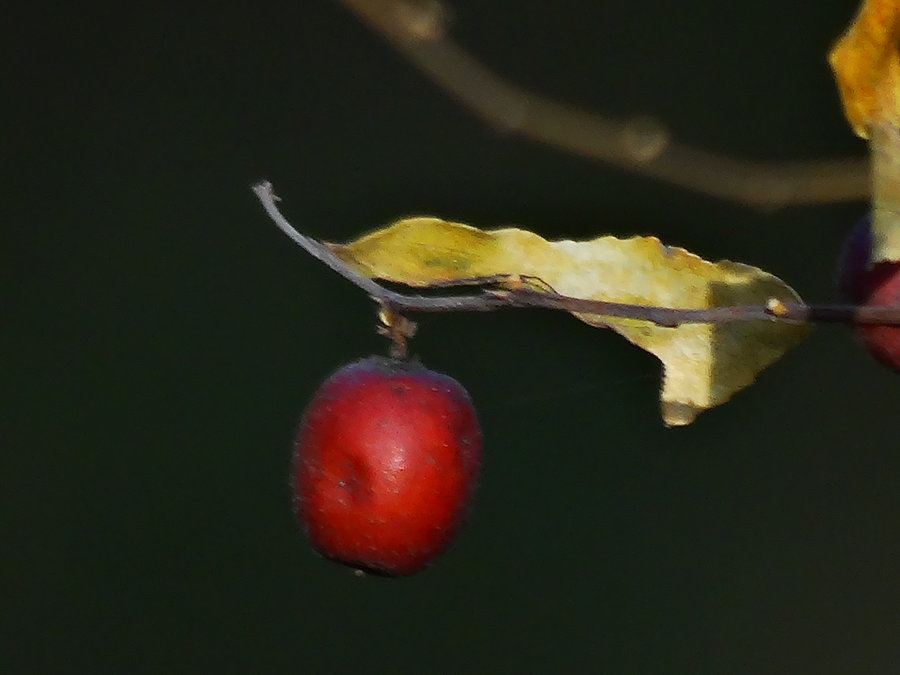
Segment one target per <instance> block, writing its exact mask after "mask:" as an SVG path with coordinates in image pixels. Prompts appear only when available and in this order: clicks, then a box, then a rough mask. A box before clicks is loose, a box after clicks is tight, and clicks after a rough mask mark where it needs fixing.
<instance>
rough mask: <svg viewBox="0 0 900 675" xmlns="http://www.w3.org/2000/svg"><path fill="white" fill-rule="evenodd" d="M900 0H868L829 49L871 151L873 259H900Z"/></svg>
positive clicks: (847, 107) (847, 108)
mask: <svg viewBox="0 0 900 675" xmlns="http://www.w3.org/2000/svg"><path fill="white" fill-rule="evenodd" d="M898 46H900V0H864V2H863V3H862V5H861V6H860V9H859V12H858V14H857V15H856V18H855V19H854V21H853V23H852V24H851V26H850V28H848V29H847V32H846V33H844V35H843V36H841V38H840V39H839V40H838V41H837V42H836V43H835V45H834V47H833V48H832V50H831V53H830V54H829V55H828V60H829V62H830V63H831V67H832V68H833V69H834V73H835V77H836V78H837V83H838V90H839V91H840V94H841V101H842V102H843V105H844V112H845V114H846V116H847V119H848V121H849V122H850V125H851V126H852V127H853V130H854V131H855V132H856V133H857V134H858V135H859V136H862V137H863V138H868V139H869V146H870V151H871V153H872V177H873V181H872V183H873V184H872V211H873V215H874V217H873V220H872V234H873V247H872V262H879V261H882V260H900V135H898V133H900V132H898V127H900V52H898Z"/></svg>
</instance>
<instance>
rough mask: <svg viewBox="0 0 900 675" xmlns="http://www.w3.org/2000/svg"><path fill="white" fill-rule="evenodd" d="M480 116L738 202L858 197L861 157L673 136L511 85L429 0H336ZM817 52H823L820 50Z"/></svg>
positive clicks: (763, 204) (863, 181)
mask: <svg viewBox="0 0 900 675" xmlns="http://www.w3.org/2000/svg"><path fill="white" fill-rule="evenodd" d="M338 2H340V3H341V4H342V5H344V6H345V7H346V8H347V9H348V10H350V11H351V12H353V13H354V14H356V15H357V16H358V17H359V18H360V19H362V20H363V21H364V22H365V23H366V24H368V26H369V27H371V28H372V29H374V30H375V31H377V32H378V33H380V34H381V35H382V36H383V37H384V38H386V39H387V41H388V42H389V43H390V44H391V45H392V46H393V47H394V48H395V49H397V50H398V51H399V52H400V53H401V54H402V55H403V56H404V57H405V58H406V59H408V60H409V62H410V63H412V64H413V65H414V66H416V68H418V69H419V70H420V71H421V72H422V73H423V74H425V75H426V76H427V77H428V78H429V79H431V80H432V81H433V82H434V83H435V84H437V85H438V86H439V87H441V88H442V89H443V90H444V91H446V92H447V93H448V94H450V95H451V96H453V97H454V98H455V99H457V100H458V101H459V102H460V104H462V105H463V106H465V107H466V108H467V109H469V110H470V111H471V112H472V113H473V114H475V115H476V116H478V117H479V118H481V119H482V120H483V121H484V122H486V123H488V124H490V125H491V126H493V127H495V128H497V129H498V130H500V131H502V132H504V133H515V134H520V135H522V136H524V137H525V138H530V139H532V140H534V141H537V142H540V143H544V144H546V145H549V146H552V147H555V148H557V149H560V150H563V151H565V152H570V153H572V154H576V155H581V156H583V157H588V158H590V159H594V160H597V161H601V162H606V163H609V164H612V165H615V166H619V167H621V168H623V169H626V170H629V171H633V172H635V173H639V174H643V175H646V176H650V177H653V178H656V179H658V180H661V181H665V182H667V183H671V184H674V185H678V186H680V187H683V188H686V189H689V190H694V191H697V192H701V193H705V194H708V195H712V196H715V197H719V198H721V199H727V200H730V201H734V202H738V203H741V204H745V205H748V206H755V207H760V208H766V209H778V208H782V207H785V206H789V205H795V204H822V203H833V202H843V201H855V200H867V199H868V197H869V193H870V186H869V170H868V161H867V159H865V158H862V157H857V158H838V159H822V160H815V161H796V162H778V161H776V162H759V161H749V160H742V159H737V158H732V157H726V156H724V155H720V154H716V153H713V152H709V151H706V150H702V149H700V148H695V147H692V146H689V145H686V144H683V143H680V142H678V141H676V140H674V139H673V138H672V137H671V135H670V133H669V131H668V130H667V129H666V127H665V125H664V124H663V123H662V122H661V121H659V120H657V119H655V118H652V117H634V118H630V119H622V120H616V119H610V118H607V117H604V116H602V115H599V114H596V113H592V112H589V111H586V110H581V109H579V108H576V107H574V106H569V105H566V104H563V103H560V102H557V101H554V100H551V99H548V98H545V97H543V96H540V95H539V94H536V93H534V92H532V91H529V90H527V89H524V88H521V87H518V86H516V85H515V84H513V83H511V82H508V81H507V80H505V79H504V78H502V77H500V76H499V75H497V74H496V73H494V72H492V71H491V70H489V69H488V68H486V67H485V66H484V65H482V64H481V63H479V62H478V61H477V60H476V59H475V58H474V57H472V56H471V55H470V54H469V53H468V52H466V51H465V50H464V49H462V48H461V47H460V46H459V45H457V44H456V43H455V42H453V40H451V39H450V38H449V37H448V36H447V24H448V21H447V10H446V8H445V7H444V5H443V4H442V3H440V2H438V1H437V0H338ZM823 59H824V57H823Z"/></svg>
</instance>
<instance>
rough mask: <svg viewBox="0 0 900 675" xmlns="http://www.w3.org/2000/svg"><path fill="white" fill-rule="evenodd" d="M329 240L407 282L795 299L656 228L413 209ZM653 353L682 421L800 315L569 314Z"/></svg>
mask: <svg viewBox="0 0 900 675" xmlns="http://www.w3.org/2000/svg"><path fill="white" fill-rule="evenodd" d="M329 246H330V247H331V249H332V250H333V251H334V252H335V253H336V254H337V255H338V256H340V257H341V258H342V259H343V260H344V261H345V262H347V263H348V264H350V265H352V266H353V267H354V268H356V269H357V270H359V271H360V272H361V273H363V274H365V275H367V276H370V277H374V278H380V279H386V280H389V281H394V282H398V283H403V284H406V285H408V286H419V287H423V286H433V285H437V284H442V283H444V284H445V283H448V282H452V281H454V280H464V279H466V278H471V277H490V276H495V275H521V276H525V277H535V278H537V279H539V280H540V281H541V282H543V283H534V284H531V286H532V287H533V288H535V289H536V290H547V289H548V287H549V288H550V289H552V290H554V291H556V292H557V293H560V294H562V295H567V296H572V297H578V298H591V299H595V300H605V301H610V302H621V303H630V304H636V305H654V306H664V307H674V308H682V309H703V308H709V307H716V306H728V305H764V304H766V303H767V302H768V301H769V300H772V299H777V300H781V301H785V302H788V301H790V302H797V301H798V300H799V298H798V296H797V294H796V293H794V291H793V290H791V288H789V287H788V286H787V285H785V284H784V283H783V282H782V281H781V280H779V279H778V278H776V277H774V276H772V275H770V274H767V273H765V272H763V271H761V270H759V269H757V268H755V267H750V266H748V265H741V264H739V263H733V262H730V261H727V260H725V261H721V262H719V263H715V264H714V263H710V262H707V261H705V260H703V259H702V258H700V257H698V256H696V255H694V254H693V253H690V252H688V251H686V250H684V249H681V248H673V247H669V246H664V245H663V244H662V243H661V242H660V241H659V240H658V239H656V238H655V237H633V238H631V239H617V238H615V237H611V236H606V237H599V238H597V239H593V240H591V241H583V242H574V241H552V242H549V241H546V240H545V239H542V238H541V237H539V236H538V235H536V234H534V233H532V232H528V231H526V230H520V229H513V228H507V229H501V230H492V231H483V230H479V229H477V228H474V227H470V226H468V225H463V224H460V223H452V222H447V221H444V220H440V219H438V218H425V217H422V218H409V219H406V220H400V221H397V222H396V223H394V224H393V225H390V226H388V227H386V228H384V229H382V230H379V231H377V232H373V233H372V234H369V235H366V236H364V237H361V238H360V239H357V240H356V241H354V242H351V243H349V244H346V245H338V244H330V245H329ZM576 316H577V317H578V318H579V319H581V320H582V321H585V322H587V323H589V324H591V325H594V326H604V327H609V328H612V329H613V330H615V331H616V332H618V333H619V334H621V335H623V336H624V337H625V338H627V339H628V340H629V341H631V342H632V343H634V344H636V345H638V346H639V347H641V348H643V349H645V350H647V351H649V352H650V353H652V354H655V355H656V356H657V357H658V358H659V359H660V360H661V361H662V362H663V366H664V375H663V385H662V392H661V406H662V415H663V419H664V421H665V423H666V424H667V425H670V426H680V425H685V424H690V423H691V422H692V421H693V420H694V418H695V417H696V416H697V415H698V414H699V413H700V412H702V411H703V410H706V409H708V408H711V407H713V406H716V405H719V404H721V403H724V402H725V401H727V400H728V399H729V398H731V396H732V395H733V394H734V393H735V392H737V391H738V390H740V389H742V388H744V387H746V386H747V385H749V384H750V383H751V382H753V380H754V379H755V377H756V374H757V373H759V372H760V371H761V370H763V369H764V368H766V367H767V366H768V365H769V364H771V363H772V362H774V361H775V360H777V359H778V358H779V357H780V356H781V355H782V354H783V353H784V352H785V351H787V350H788V349H789V348H790V347H792V346H794V345H795V344H797V343H798V342H800V341H801V340H802V339H803V338H804V337H805V336H806V334H807V332H808V327H807V326H806V325H800V324H794V323H786V322H776V321H768V320H767V321H738V322H730V323H724V324H683V325H681V326H678V327H677V328H664V327H660V326H657V325H654V324H652V323H649V322H646V321H640V320H634V319H621V318H614V317H604V316H599V315H595V314H581V313H576Z"/></svg>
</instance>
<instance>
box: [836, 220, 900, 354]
mask: <svg viewBox="0 0 900 675" xmlns="http://www.w3.org/2000/svg"><path fill="white" fill-rule="evenodd" d="M871 256H872V219H871V216H868V215H867V216H865V217H863V218H862V219H861V220H860V221H859V222H858V223H857V224H856V225H854V226H853V229H851V230H850V233H849V234H848V235H847V239H846V241H845V243H844V249H843V251H842V252H841V260H840V265H839V268H838V279H839V285H840V291H841V296H842V297H843V298H844V299H845V300H846V301H848V302H853V303H857V304H863V305H869V306H872V307H877V306H887V307H900V262H891V261H882V262H879V263H876V264H875V265H873V266H872V267H871V268H869V259H870V258H871ZM856 334H857V335H858V336H859V339H860V341H861V342H862V344H863V346H864V347H865V348H866V349H867V350H868V352H869V353H870V354H872V356H874V357H875V358H876V359H877V360H878V361H879V362H881V363H882V364H884V365H885V366H887V367H889V368H893V369H894V370H897V371H900V326H878V325H874V324H859V325H858V326H857V327H856Z"/></svg>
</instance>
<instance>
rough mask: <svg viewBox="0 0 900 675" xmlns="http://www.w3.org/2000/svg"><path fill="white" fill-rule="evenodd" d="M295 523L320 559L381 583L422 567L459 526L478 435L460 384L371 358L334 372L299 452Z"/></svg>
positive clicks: (305, 426) (310, 412)
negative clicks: (378, 578)
mask: <svg viewBox="0 0 900 675" xmlns="http://www.w3.org/2000/svg"><path fill="white" fill-rule="evenodd" d="M293 460H294V464H293V496H294V507H295V512H296V514H297V517H298V518H299V520H300V522H301V523H302V525H303V527H304V529H305V530H306V533H307V536H308V537H309V540H310V543H311V544H312V546H313V548H315V549H316V550H317V551H319V553H321V554H322V555H324V556H325V557H327V558H330V559H332V560H335V561H337V562H339V563H343V564H345V565H349V566H351V567H355V568H357V569H360V570H363V571H366V572H371V573H374V574H380V575H385V576H406V575H410V574H414V573H416V572H418V571H420V570H422V569H423V568H424V567H425V566H426V565H428V563H429V562H431V561H432V560H434V559H435V558H436V557H437V556H438V555H440V554H441V553H442V552H443V551H444V550H445V549H446V548H447V547H448V546H449V545H450V543H451V541H452V540H453V537H454V535H455V534H456V532H457V531H458V529H459V527H460V526H461V525H462V522H463V521H464V519H465V517H466V515H467V512H468V506H469V502H470V500H471V497H472V494H473V491H474V488H475V483H476V480H477V477H478V471H479V467H480V465H481V429H480V427H479V425H478V419H477V417H476V415H475V409H474V407H473V406H472V401H471V400H470V399H469V396H468V394H467V393H466V390H465V389H464V388H463V387H462V385H460V384H459V383H458V382H457V381H456V380H454V379H453V378H451V377H448V376H446V375H442V374H440V373H436V372H434V371H431V370H427V369H426V368H425V367H423V366H422V365H421V364H419V363H417V362H410V361H401V360H395V359H388V358H384V357H379V356H372V357H369V358H367V359H363V360H361V361H356V362H354V363H351V364H349V365H346V366H344V367H343V368H341V369H340V370H338V371H337V372H335V373H334V374H332V375H331V376H330V377H329V378H328V379H327V380H325V382H324V383H323V384H322V386H321V387H320V388H319V390H318V391H317V392H316V394H315V396H314V397H313V400H312V402H311V403H310V404H309V407H308V408H307V409H306V412H305V413H304V416H303V421H302V422H301V424H300V430H299V432H298V434H297V442H296V444H295V446H294V457H293Z"/></svg>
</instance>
